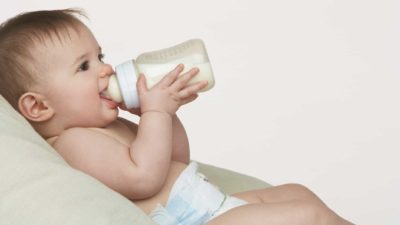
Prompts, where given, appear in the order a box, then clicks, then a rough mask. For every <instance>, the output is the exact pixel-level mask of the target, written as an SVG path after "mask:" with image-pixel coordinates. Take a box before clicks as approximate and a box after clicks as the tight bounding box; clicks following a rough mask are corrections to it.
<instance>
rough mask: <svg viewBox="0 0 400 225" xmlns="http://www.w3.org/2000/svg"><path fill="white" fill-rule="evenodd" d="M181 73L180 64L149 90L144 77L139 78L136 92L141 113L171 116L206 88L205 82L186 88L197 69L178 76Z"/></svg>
mask: <svg viewBox="0 0 400 225" xmlns="http://www.w3.org/2000/svg"><path fill="white" fill-rule="evenodd" d="M182 71H183V65H182V64H180V65H178V66H177V67H176V68H175V69H174V70H172V71H171V72H169V73H168V74H167V75H166V76H165V77H164V78H163V79H162V80H160V81H159V82H158V83H157V84H156V85H154V86H153V87H152V88H150V89H148V88H147V85H146V80H145V77H144V76H143V75H140V76H139V79H138V82H137V90H138V93H139V100H140V106H141V107H140V108H141V111H142V113H144V112H147V111H159V112H166V113H169V114H170V115H173V114H175V112H176V111H177V110H178V109H179V107H180V106H181V105H184V104H187V103H189V102H191V101H193V100H195V99H196V98H197V96H198V95H197V92H199V91H200V90H201V89H203V88H204V87H205V86H207V81H201V82H197V83H195V84H192V85H189V86H186V85H187V83H188V82H189V81H190V80H191V79H192V78H193V77H194V76H196V74H197V73H198V72H199V69H198V68H193V69H191V70H189V71H188V72H186V73H184V74H182V76H179V75H180V74H181V72H182Z"/></svg>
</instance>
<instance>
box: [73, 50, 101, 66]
mask: <svg viewBox="0 0 400 225" xmlns="http://www.w3.org/2000/svg"><path fill="white" fill-rule="evenodd" d="M98 51H99V52H102V49H101V47H100V46H99V48H98ZM88 55H90V52H87V53H84V54H82V55H81V56H79V57H78V58H76V60H75V61H74V64H73V65H76V64H78V63H79V62H80V61H82V60H83V59H84V58H86V57H87V56H88Z"/></svg>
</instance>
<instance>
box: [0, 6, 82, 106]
mask: <svg viewBox="0 0 400 225" xmlns="http://www.w3.org/2000/svg"><path fill="white" fill-rule="evenodd" d="M75 15H83V14H82V13H81V12H80V11H78V10H72V9H67V10H54V11H35V12H28V13H23V14H20V15H18V16H16V17H13V18H11V19H9V20H8V21H6V22H5V23H3V24H2V25H1V26H0V78H1V82H0V94H2V95H3V97H4V98H6V99H7V100H8V101H9V103H10V104H11V105H12V106H13V107H14V108H15V109H18V99H19V97H20V96H21V95H22V94H23V93H24V92H26V91H28V90H30V88H31V87H32V86H34V85H35V84H36V83H37V82H40V80H41V78H42V77H41V72H42V71H43V70H44V69H45V63H44V62H43V61H42V58H41V57H40V55H38V53H39V52H40V51H42V50H43V47H44V46H46V45H48V44H49V41H54V39H56V38H57V39H59V40H58V41H62V40H63V39H64V38H65V35H68V33H69V30H70V29H71V28H72V29H77V28H78V27H79V26H82V25H83V24H82V23H81V22H80V21H79V19H78V18H77V17H76V16H75Z"/></svg>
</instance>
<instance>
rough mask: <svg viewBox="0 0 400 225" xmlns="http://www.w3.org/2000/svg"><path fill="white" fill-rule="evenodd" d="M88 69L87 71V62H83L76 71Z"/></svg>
mask: <svg viewBox="0 0 400 225" xmlns="http://www.w3.org/2000/svg"><path fill="white" fill-rule="evenodd" d="M88 69H89V61H85V62H83V63H82V64H81V65H80V66H79V69H78V71H86V70H88Z"/></svg>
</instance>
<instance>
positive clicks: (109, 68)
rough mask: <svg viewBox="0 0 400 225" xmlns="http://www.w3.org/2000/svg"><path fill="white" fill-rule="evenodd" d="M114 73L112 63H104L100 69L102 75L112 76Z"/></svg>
mask: <svg viewBox="0 0 400 225" xmlns="http://www.w3.org/2000/svg"><path fill="white" fill-rule="evenodd" d="M112 74H114V70H113V68H112V66H111V65H110V64H103V67H102V68H101V71H100V76H101V77H105V76H110V75H112Z"/></svg>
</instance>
